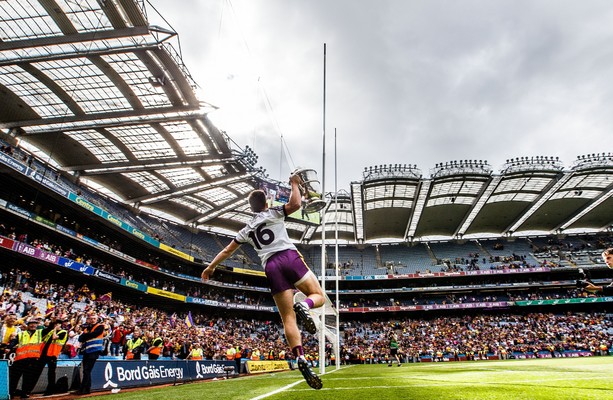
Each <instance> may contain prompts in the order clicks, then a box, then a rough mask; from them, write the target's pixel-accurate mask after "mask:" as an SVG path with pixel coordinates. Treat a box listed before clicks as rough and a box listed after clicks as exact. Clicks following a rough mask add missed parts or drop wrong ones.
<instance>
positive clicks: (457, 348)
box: [341, 313, 613, 362]
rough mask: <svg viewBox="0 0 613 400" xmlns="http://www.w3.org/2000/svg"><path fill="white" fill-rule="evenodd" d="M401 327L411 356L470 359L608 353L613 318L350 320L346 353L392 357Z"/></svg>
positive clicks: (371, 358)
mask: <svg viewBox="0 0 613 400" xmlns="http://www.w3.org/2000/svg"><path fill="white" fill-rule="evenodd" d="M390 332H395V333H396V334H397V336H398V338H399V344H400V349H401V352H402V354H403V358H404V359H405V361H418V360H420V359H421V358H422V357H429V358H430V359H434V358H436V357H440V355H441V354H444V355H445V356H450V357H451V355H454V354H455V355H458V354H465V355H467V358H469V359H470V356H469V355H472V356H473V357H474V359H479V358H485V357H486V355H488V354H489V355H494V356H495V357H497V358H501V359H502V358H510V357H513V356H514V353H515V354H516V353H522V354H535V353H538V352H549V353H550V354H551V355H552V356H553V357H558V356H562V355H563V354H564V352H565V351H587V352H592V354H593V355H608V349H610V348H611V345H612V344H613V336H612V335H611V332H613V322H612V321H611V320H610V319H607V317H606V315H605V314H597V313H575V314H571V313H567V314H563V315H559V314H553V313H531V314H526V315H514V314H506V313H505V314H497V315H477V316H462V317H456V318H453V317H452V318H449V317H439V318H433V319H403V320H396V321H378V322H359V323H346V324H345V326H344V330H343V346H342V349H343V353H342V354H341V356H342V358H343V359H344V360H345V361H350V362H382V361H387V354H388V349H389V339H388V337H389V334H390Z"/></svg>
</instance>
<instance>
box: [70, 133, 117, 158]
mask: <svg viewBox="0 0 613 400" xmlns="http://www.w3.org/2000/svg"><path fill="white" fill-rule="evenodd" d="M66 135H67V136H70V137H71V138H73V139H74V140H76V141H77V142H79V143H81V144H82V145H83V146H85V147H86V148H87V149H88V150H89V151H91V152H92V154H93V155H95V156H96V158H97V159H98V160H100V161H101V162H117V161H128V158H127V157H126V156H125V154H123V152H122V151H121V150H119V149H118V148H117V146H115V145H114V144H113V143H112V142H111V141H110V140H109V139H108V138H107V137H106V136H104V135H103V134H101V133H100V132H98V131H95V130H93V129H92V130H87V131H73V132H66Z"/></svg>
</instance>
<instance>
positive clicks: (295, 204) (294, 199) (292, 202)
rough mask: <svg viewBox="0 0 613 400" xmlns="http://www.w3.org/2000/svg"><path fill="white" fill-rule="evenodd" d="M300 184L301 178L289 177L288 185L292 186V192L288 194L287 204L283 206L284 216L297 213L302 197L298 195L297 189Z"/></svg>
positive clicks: (295, 175) (298, 189)
mask: <svg viewBox="0 0 613 400" xmlns="http://www.w3.org/2000/svg"><path fill="white" fill-rule="evenodd" d="M300 183H302V178H300V176H298V175H297V174H293V175H292V176H290V177H289V184H290V185H291V186H292V190H291V192H290V194H289V200H288V202H287V203H286V204H285V205H284V207H285V213H286V215H290V214H293V213H294V212H296V211H298V210H299V209H300V206H301V205H302V195H301V194H300V187H299V185H300Z"/></svg>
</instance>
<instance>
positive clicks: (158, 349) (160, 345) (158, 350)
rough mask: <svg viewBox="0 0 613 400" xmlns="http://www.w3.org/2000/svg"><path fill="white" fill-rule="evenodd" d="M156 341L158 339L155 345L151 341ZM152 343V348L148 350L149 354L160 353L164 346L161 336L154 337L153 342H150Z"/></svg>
mask: <svg viewBox="0 0 613 400" xmlns="http://www.w3.org/2000/svg"><path fill="white" fill-rule="evenodd" d="M156 341H159V342H158V343H159V344H158V345H157V346H153V343H156ZM151 345H152V347H153V348H152V349H151V350H149V354H154V355H158V356H159V355H160V354H162V348H163V347H164V341H163V340H162V339H161V338H155V339H154V340H153V342H152V343H151Z"/></svg>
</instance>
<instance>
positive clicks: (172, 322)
mask: <svg viewBox="0 0 613 400" xmlns="http://www.w3.org/2000/svg"><path fill="white" fill-rule="evenodd" d="M176 323H177V313H172V315H171V316H170V327H171V328H173V329H174V327H175V325H176Z"/></svg>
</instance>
